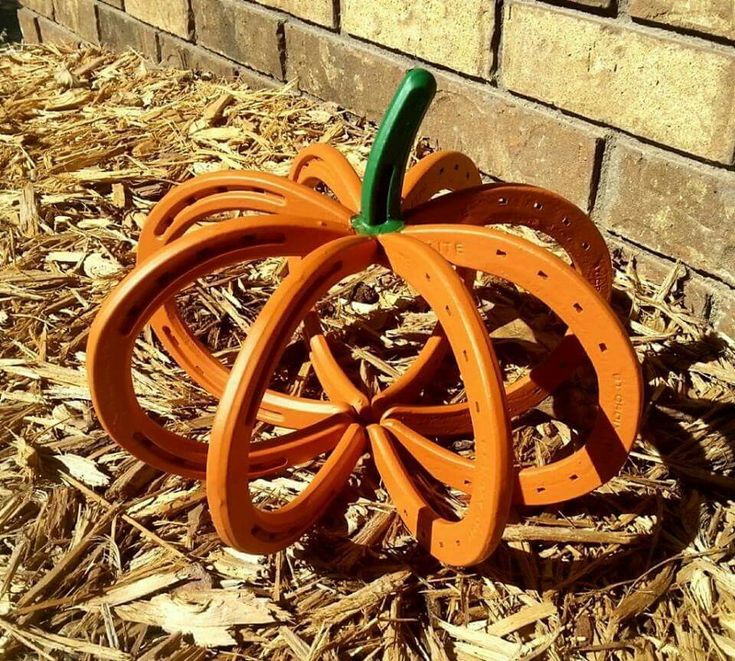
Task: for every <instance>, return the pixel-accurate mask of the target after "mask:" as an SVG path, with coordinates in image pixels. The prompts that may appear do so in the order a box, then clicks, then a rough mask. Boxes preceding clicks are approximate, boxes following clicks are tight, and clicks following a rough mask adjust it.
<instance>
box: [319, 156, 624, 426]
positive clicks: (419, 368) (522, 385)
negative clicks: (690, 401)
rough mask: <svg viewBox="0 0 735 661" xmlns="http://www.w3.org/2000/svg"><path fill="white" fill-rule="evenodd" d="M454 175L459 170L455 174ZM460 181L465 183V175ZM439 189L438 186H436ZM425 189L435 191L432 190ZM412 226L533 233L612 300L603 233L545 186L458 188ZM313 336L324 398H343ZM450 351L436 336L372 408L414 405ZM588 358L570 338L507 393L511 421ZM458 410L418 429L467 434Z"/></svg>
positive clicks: (423, 210) (331, 364)
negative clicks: (512, 228) (518, 228)
mask: <svg viewBox="0 0 735 661" xmlns="http://www.w3.org/2000/svg"><path fill="white" fill-rule="evenodd" d="M438 163H440V161H438ZM416 167H418V166H416ZM440 167H441V166H440ZM450 171H454V170H453V168H452V169H451V170H450ZM427 172H433V173H437V172H438V170H437V167H436V164H433V167H431V165H430V166H429V167H428V168H427ZM459 172H460V173H461V172H462V170H461V169H460V170H459ZM459 180H460V181H462V177H460V179H459ZM419 185H421V180H419ZM439 185H440V184H439ZM433 188H436V184H435V185H434V186H433ZM427 190H428V191H431V190H432V187H429V188H428V189H427ZM407 222H408V223H409V224H410V225H423V224H428V223H438V222H451V223H458V224H462V225H490V224H510V225H524V226H526V227H530V228H532V229H535V230H537V231H539V232H542V233H544V234H546V235H547V236H549V237H551V238H552V239H554V240H555V241H556V242H557V243H558V244H559V245H560V246H561V248H562V249H563V250H564V251H565V252H566V253H567V254H568V255H569V257H570V258H571V260H572V264H573V265H574V267H575V268H576V269H577V270H578V271H579V272H580V273H581V274H582V275H583V276H584V277H585V278H586V279H587V280H588V281H590V282H591V283H592V284H593V286H594V287H595V288H596V289H597V290H598V291H599V292H600V293H601V294H602V295H603V296H604V297H605V298H606V299H608V298H609V297H610V292H611V291H612V263H611V261H610V253H609V251H608V249H607V246H606V244H605V242H604V240H603V238H602V235H601V234H600V232H599V230H598V229H597V228H596V227H595V225H594V224H593V223H592V221H591V220H590V218H589V216H587V215H586V214H585V213H584V212H582V211H581V210H580V209H578V208H577V207H576V206H574V205H573V204H571V203H570V202H568V201H567V200H565V199H564V198H562V197H560V196H558V195H556V194H554V193H551V192H550V191H546V190H544V189H542V188H537V187H535V186H526V185H518V184H489V185H485V186H480V187H476V188H472V189H468V190H459V191H457V192H453V193H449V194H447V195H444V196H442V197H439V198H437V199H434V200H431V201H429V202H427V203H426V204H423V205H422V206H420V207H418V208H416V209H414V210H412V211H409V212H408V213H407ZM437 249H441V246H437ZM310 330H311V331H312V332H311V334H310V349H311V355H312V363H313V365H314V370H315V372H316V373H317V376H318V377H319V380H320V382H321V383H322V386H323V387H324V390H325V392H326V393H327V394H328V395H329V396H330V397H331V396H333V395H334V396H336V395H337V394H338V393H340V392H344V391H345V388H347V387H348V385H347V384H351V382H350V380H349V378H348V377H347V375H345V374H344V372H343V371H342V370H341V368H340V366H339V364H338V361H337V360H336V358H335V357H334V355H333V354H332V352H331V351H330V349H329V344H328V342H327V341H326V339H325V338H324V337H323V336H321V335H319V334H318V333H315V332H313V331H314V328H313V326H311V327H310ZM445 348H446V345H445V340H444V339H443V337H442V334H441V332H437V331H435V332H434V333H433V334H432V336H431V337H430V338H429V340H428V341H427V343H426V345H425V346H424V347H423V349H422V350H421V352H420V353H419V355H418V356H417V358H416V360H414V362H413V363H412V364H411V365H410V366H409V368H408V369H407V370H406V371H405V372H404V373H403V374H402V375H401V376H399V377H398V378H397V379H396V380H395V381H394V382H393V383H392V384H391V385H390V386H388V387H387V388H385V389H384V390H383V391H381V392H380V393H378V394H377V395H376V396H375V398H374V399H373V401H372V406H373V407H377V408H382V409H383V410H385V409H387V408H390V407H392V406H396V405H400V404H404V403H406V402H410V401H411V400H412V399H413V398H414V397H415V396H416V394H417V393H418V392H419V391H420V389H421V388H422V387H423V386H424V385H425V384H426V383H427V382H428V381H430V379H431V378H432V377H433V375H434V373H435V370H436V369H437V368H438V367H439V364H440V361H439V360H438V359H439V358H440V356H441V355H443V351H444V350H445ZM583 358H584V352H583V351H581V350H580V347H579V343H578V342H577V341H576V340H575V339H574V337H573V336H571V335H567V336H566V337H565V338H563V339H562V341H561V342H560V343H559V345H558V346H557V347H556V348H555V349H554V350H553V351H552V352H551V353H550V355H549V356H548V357H547V359H546V360H545V361H543V362H542V363H540V364H539V365H537V366H535V367H534V368H533V369H532V370H531V372H530V373H529V374H527V375H526V376H523V377H521V378H520V379H518V380H517V381H515V382H514V383H513V384H511V385H510V387H509V388H508V389H507V393H506V394H507V398H508V406H509V412H510V416H511V417H515V416H517V415H520V414H521V413H524V412H525V411H527V410H529V409H530V408H532V407H533V406H535V405H536V404H538V403H539V402H541V401H543V400H544V399H546V397H548V396H549V395H550V394H551V393H552V392H553V391H554V390H555V389H556V388H557V387H558V386H559V385H560V384H561V383H563V382H564V381H565V380H566V379H567V378H568V377H569V375H570V374H571V372H572V371H573V369H574V368H575V367H577V366H579V364H580V362H581V360H582V359H583ZM352 388H353V396H352V400H357V399H358V398H359V397H363V398H364V397H365V396H364V395H362V394H361V393H360V391H359V390H358V389H357V388H356V387H354V386H352ZM459 410H460V408H458V407H454V408H452V407H451V406H441V407H435V409H434V410H433V412H432V415H431V416H429V415H423V416H422V417H421V418H420V419H417V420H415V421H414V422H415V424H420V425H421V427H420V431H422V432H423V433H429V434H445V433H451V432H452V431H453V432H456V433H465V432H466V431H468V430H467V428H466V424H465V425H464V426H458V424H457V420H458V419H459V418H460V417H461V416H458V411H459ZM465 422H466V420H465Z"/></svg>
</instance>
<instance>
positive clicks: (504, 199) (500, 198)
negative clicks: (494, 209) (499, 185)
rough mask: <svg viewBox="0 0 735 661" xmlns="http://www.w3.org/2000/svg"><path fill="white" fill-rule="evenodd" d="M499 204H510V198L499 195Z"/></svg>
mask: <svg viewBox="0 0 735 661" xmlns="http://www.w3.org/2000/svg"><path fill="white" fill-rule="evenodd" d="M498 204H508V198H507V197H499V198H498Z"/></svg>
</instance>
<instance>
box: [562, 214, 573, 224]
mask: <svg viewBox="0 0 735 661" xmlns="http://www.w3.org/2000/svg"><path fill="white" fill-rule="evenodd" d="M561 224H562V225H567V226H569V225H571V224H572V221H571V220H569V218H567V217H566V216H564V218H562V219H561Z"/></svg>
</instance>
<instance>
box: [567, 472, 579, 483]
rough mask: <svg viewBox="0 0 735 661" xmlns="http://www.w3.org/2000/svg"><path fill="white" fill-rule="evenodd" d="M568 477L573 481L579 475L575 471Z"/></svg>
mask: <svg viewBox="0 0 735 661" xmlns="http://www.w3.org/2000/svg"><path fill="white" fill-rule="evenodd" d="M569 479H570V480H571V481H572V482H574V481H575V480H578V479H579V475H577V474H576V473H572V474H571V475H570V476H569Z"/></svg>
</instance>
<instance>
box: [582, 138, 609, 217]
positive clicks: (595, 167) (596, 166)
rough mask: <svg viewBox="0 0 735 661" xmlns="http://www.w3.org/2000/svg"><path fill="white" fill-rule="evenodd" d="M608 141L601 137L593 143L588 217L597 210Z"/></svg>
mask: <svg viewBox="0 0 735 661" xmlns="http://www.w3.org/2000/svg"><path fill="white" fill-rule="evenodd" d="M609 151H610V150H609V148H608V141H607V138H606V137H601V138H599V139H598V140H597V142H596V143H595V153H594V157H593V158H594V161H593V163H592V174H591V175H590V194H589V198H588V199H587V208H588V209H589V210H590V215H592V214H594V213H595V211H596V210H597V209H596V208H595V207H596V206H597V199H598V197H599V192H600V184H601V183H602V174H603V167H604V165H605V164H606V163H607V159H608V152H609Z"/></svg>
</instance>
